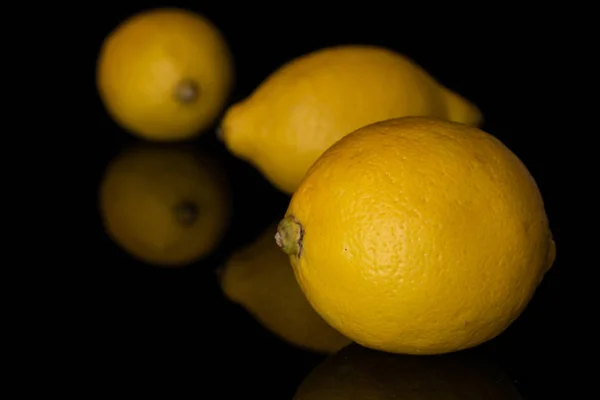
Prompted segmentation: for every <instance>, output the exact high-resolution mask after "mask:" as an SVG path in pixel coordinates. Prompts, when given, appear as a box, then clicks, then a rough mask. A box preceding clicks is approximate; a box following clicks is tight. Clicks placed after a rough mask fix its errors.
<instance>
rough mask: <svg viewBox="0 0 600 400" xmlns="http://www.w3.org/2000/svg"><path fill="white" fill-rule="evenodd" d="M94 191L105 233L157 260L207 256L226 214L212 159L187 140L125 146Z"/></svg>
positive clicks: (181, 261) (222, 183) (226, 195)
mask: <svg viewBox="0 0 600 400" xmlns="http://www.w3.org/2000/svg"><path fill="white" fill-rule="evenodd" d="M99 192H100V193H99V203H100V204H99V206H100V212H101V215H102V221H103V224H104V227H105V230H106V232H107V234H108V235H109V236H110V237H111V239H112V240H113V241H114V242H115V243H117V244H118V245H119V246H120V247H121V248H123V249H124V250H125V251H127V252H128V253H129V254H130V255H131V256H133V257H134V258H137V259H139V260H141V261H143V262H146V263H149V264H154V265H157V266H163V267H178V266H184V265H187V264H190V263H192V262H194V261H197V260H199V259H201V258H203V257H205V256H207V255H208V254H209V253H210V252H211V251H212V250H213V249H214V248H215V247H216V246H217V245H218V243H219V242H220V240H221V239H222V238H223V236H224V234H225V231H226V229H227V227H228V225H229V220H230V216H231V205H230V203H231V201H230V200H231V199H230V190H229V185H228V182H227V180H226V177H225V175H224V174H223V172H222V170H221V169H220V168H219V165H218V163H217V162H216V160H214V159H213V158H211V157H209V156H208V155H207V154H205V153H203V152H201V151H199V150H198V149H196V148H194V147H193V146H192V145H188V144H177V145H158V144H152V143H145V142H142V143H136V144H134V145H133V146H130V147H127V148H125V149H124V150H123V151H122V152H121V153H120V154H118V155H117V156H116V157H115V158H114V159H113V160H112V161H111V162H110V163H109V165H108V167H107V169H106V171H105V173H104V177H103V179H102V182H101V185H100V190H99Z"/></svg>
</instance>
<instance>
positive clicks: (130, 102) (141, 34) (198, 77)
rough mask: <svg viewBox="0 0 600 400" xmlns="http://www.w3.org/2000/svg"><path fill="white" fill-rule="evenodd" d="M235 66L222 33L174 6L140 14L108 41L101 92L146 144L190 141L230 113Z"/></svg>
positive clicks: (101, 64) (100, 77)
mask: <svg viewBox="0 0 600 400" xmlns="http://www.w3.org/2000/svg"><path fill="white" fill-rule="evenodd" d="M233 74H234V73H233V62H232V58H231V55H230V52H229V49H228V46H227V43H226V42H225V39H224V38H223V36H222V35H221V33H220V32H219V31H218V29H217V28H216V27H215V26H214V25H213V24H212V23H211V22H210V21H209V20H208V19H207V18H205V17H203V16H201V15H198V14H195V13H193V12H191V11H187V10H182V9H176V8H158V9H152V10H148V11H145V12H141V13H139V14H136V15H134V16H132V17H130V18H129V19H127V20H126V21H124V22H123V23H121V24H120V25H119V26H118V27H117V28H116V29H115V30H114V31H113V32H111V33H110V35H109V36H108V37H107V38H106V40H105V41H104V43H103V45H102V48H101V50H100V56H99V58H98V66H97V86H98V90H99V93H100V96H101V98H102V101H103V103H104V105H105V106H106V109H107V110H108V112H109V114H110V115H111V116H112V117H113V118H114V120H115V121H117V122H118V123H119V124H120V125H122V126H123V127H124V128H126V129H128V130H129V131H131V132H132V133H134V134H136V135H138V136H140V137H142V138H144V139H148V140H154V141H178V140H184V139H189V138H191V137H193V136H195V135H197V134H199V133H201V132H203V131H204V130H205V129H206V128H208V127H209V126H210V125H211V124H212V123H213V122H214V120H215V119H216V117H217V116H218V115H219V113H221V111H222V110H223V109H224V107H225V102H226V100H227V97H228V95H229V92H230V90H231V87H232V82H233Z"/></svg>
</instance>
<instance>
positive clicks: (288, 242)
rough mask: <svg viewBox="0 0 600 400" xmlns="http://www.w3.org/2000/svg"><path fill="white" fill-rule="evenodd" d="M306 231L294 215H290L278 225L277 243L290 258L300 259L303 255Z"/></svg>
mask: <svg viewBox="0 0 600 400" xmlns="http://www.w3.org/2000/svg"><path fill="white" fill-rule="evenodd" d="M303 238H304V229H303V228H302V225H301V224H300V223H299V222H298V221H297V220H296V218H294V216H292V215H288V216H287V217H285V218H284V219H282V220H281V221H280V222H279V225H277V233H276V234H275V242H276V243H277V246H279V247H280V248H281V250H283V252H284V253H286V254H288V255H290V256H296V257H300V254H301V253H302V240H303Z"/></svg>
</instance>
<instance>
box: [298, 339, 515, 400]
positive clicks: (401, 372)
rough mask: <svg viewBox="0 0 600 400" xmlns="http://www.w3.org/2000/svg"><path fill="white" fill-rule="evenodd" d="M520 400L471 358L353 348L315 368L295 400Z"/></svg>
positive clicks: (503, 379)
mask: <svg viewBox="0 0 600 400" xmlns="http://www.w3.org/2000/svg"><path fill="white" fill-rule="evenodd" d="M337 399H344V400H364V399H377V400H387V399H389V400H392V399H398V400H400V399H402V400H404V399H406V400H451V399H456V400H483V399H485V400H522V399H523V397H522V396H521V395H520V394H519V391H518V390H517V388H515V386H514V385H513V384H512V382H511V380H510V378H509V377H508V376H506V374H505V373H504V372H503V371H502V370H500V369H499V368H498V367H496V366H495V365H493V364H491V363H489V362H486V361H484V360H483V359H480V358H478V357H474V356H472V355H468V356H467V355H464V354H462V353H456V354H451V355H444V356H430V357H419V356H406V355H398V354H389V353H383V352H379V351H373V350H369V349H366V348H364V347H360V346H358V345H356V344H351V345H350V346H348V347H346V348H344V349H343V350H341V351H340V352H339V353H337V354H335V355H333V356H330V357H329V358H328V359H326V360H325V361H324V362H323V363H322V364H320V365H319V366H317V367H316V368H315V369H314V370H313V371H312V372H311V373H310V374H309V375H308V376H307V377H306V379H305V380H304V381H303V382H302V384H301V385H300V387H299V388H298V389H297V391H296V395H295V396H294V400H337Z"/></svg>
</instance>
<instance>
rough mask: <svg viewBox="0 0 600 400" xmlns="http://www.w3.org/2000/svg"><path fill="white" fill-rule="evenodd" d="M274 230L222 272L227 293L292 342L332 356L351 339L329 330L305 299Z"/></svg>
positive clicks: (223, 284)
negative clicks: (275, 239) (277, 242)
mask: <svg viewBox="0 0 600 400" xmlns="http://www.w3.org/2000/svg"><path fill="white" fill-rule="evenodd" d="M275 231H276V228H275V227H274V226H273V227H272V228H271V229H268V230H267V231H266V232H265V233H264V234H263V235H262V236H260V237H259V238H258V239H257V240H256V241H255V242H254V243H251V244H250V245H248V246H246V247H244V248H242V249H240V250H239V251H237V252H236V253H235V254H233V256H232V257H231V258H230V259H229V260H228V261H227V263H226V264H225V265H224V267H223V268H222V269H221V270H220V284H221V288H222V290H223V293H224V294H225V296H227V298H229V299H230V300H231V301H233V302H235V303H237V304H240V305H241V306H242V307H244V308H245V309H246V310H247V311H248V312H249V313H250V314H251V315H253V316H254V318H255V319H256V320H257V321H258V322H259V323H260V324H262V325H263V326H264V327H265V328H267V329H268V330H270V331H271V332H273V333H274V334H275V335H277V336H278V337H280V338H281V339H282V340H284V341H286V342H287V343H289V344H292V345H295V346H298V347H301V348H305V349H308V350H312V351H315V352H319V353H334V352H336V351H338V350H340V349H341V348H342V347H344V346H346V345H347V344H349V343H350V341H349V340H348V339H347V338H345V337H344V336H342V335H341V334H339V333H338V332H337V331H336V330H335V329H333V328H332V327H330V326H329V325H328V324H327V323H326V322H325V321H323V319H322V318H321V317H320V316H319V314H317V313H316V312H315V311H314V310H313V308H312V307H311V305H310V304H309V303H308V301H307V300H306V297H305V296H304V293H302V290H300V287H299V286H298V282H296V278H295V277H294V271H293V270H292V266H291V265H290V261H289V258H288V257H287V256H286V255H285V254H284V253H283V252H282V251H281V250H280V249H279V248H278V247H277V245H276V244H275V242H274V241H273V235H274V234H275Z"/></svg>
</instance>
